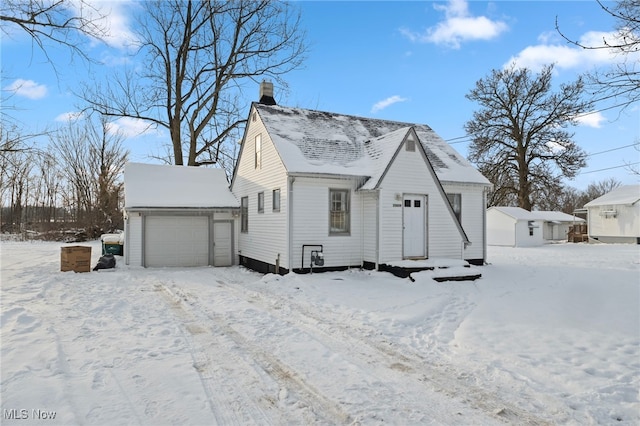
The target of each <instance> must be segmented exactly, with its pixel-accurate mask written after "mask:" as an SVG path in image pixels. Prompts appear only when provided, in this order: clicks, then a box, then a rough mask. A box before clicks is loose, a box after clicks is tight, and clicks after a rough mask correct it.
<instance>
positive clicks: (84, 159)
mask: <svg viewBox="0 0 640 426" xmlns="http://www.w3.org/2000/svg"><path fill="white" fill-rule="evenodd" d="M122 141H123V138H122V136H120V135H117V134H116V135H114V134H112V133H110V132H109V124H108V122H107V120H106V119H105V118H104V117H101V118H100V119H99V120H95V119H91V118H87V119H85V120H84V121H80V122H70V123H69V124H68V126H67V127H65V128H62V129H60V130H59V131H58V132H56V133H55V134H54V135H53V136H52V137H51V148H52V150H53V151H54V152H55V153H56V156H57V158H58V161H59V163H60V166H61V169H62V170H63V173H64V175H65V177H66V179H67V180H68V181H69V182H70V186H71V188H72V191H73V198H72V202H73V208H74V210H75V212H76V219H77V222H78V223H79V225H80V226H83V227H94V228H96V230H97V231H98V232H105V231H108V230H110V229H113V228H118V227H121V226H122V223H121V212H120V207H121V206H120V201H121V196H122V180H121V174H122V171H123V170H124V165H125V163H126V161H127V156H128V152H127V151H126V150H125V149H124V148H123V145H122ZM70 201H71V200H70ZM92 236H96V235H92Z"/></svg>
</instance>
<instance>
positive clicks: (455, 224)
mask: <svg viewBox="0 0 640 426" xmlns="http://www.w3.org/2000/svg"><path fill="white" fill-rule="evenodd" d="M272 90H273V86H272V85H271V84H270V83H266V82H263V83H262V85H261V95H262V96H261V102H258V103H254V104H252V106H251V110H250V113H249V117H248V121H247V126H246V129H245V134H244V137H243V139H242V145H241V148H240V155H239V158H238V162H237V164H236V168H235V170H234V175H233V179H232V182H231V190H232V191H233V193H234V194H235V195H236V197H237V198H238V199H239V200H240V202H241V218H240V219H241V220H240V227H241V230H240V234H239V237H238V248H239V251H238V253H239V259H240V263H241V264H243V265H245V266H247V267H250V268H252V269H256V270H258V271H262V272H278V273H285V272H287V271H291V270H293V271H300V270H306V269H308V268H309V267H310V265H311V256H312V252H315V253H314V254H317V253H318V252H322V255H323V262H320V263H323V265H322V266H323V267H324V268H325V269H342V268H346V267H352V266H353V267H367V268H376V267H378V268H381V269H383V268H384V266H385V265H390V264H392V263H393V262H398V261H402V260H403V259H426V258H455V259H465V260H468V261H469V262H471V263H474V264H482V263H483V262H484V260H485V259H486V247H485V206H486V201H485V200H486V191H487V190H488V189H489V188H490V183H489V181H488V180H487V179H486V178H485V177H484V176H482V175H481V174H480V173H479V172H478V171H477V170H476V169H475V168H474V167H473V166H471V164H469V163H468V162H467V161H466V160H465V159H464V158H463V157H462V156H461V155H460V154H458V153H457V152H456V151H455V150H454V149H453V148H451V146H449V145H448V144H447V143H446V142H445V141H444V140H442V139H441V138H440V137H439V136H438V135H437V134H436V133H435V132H434V131H433V130H432V129H431V128H430V127H428V126H426V125H421V124H410V123H400V122H395V121H387V120H376V119H371V118H363V117H354V116H348V115H342V114H335V113H330V112H321V111H314V110H307V109H301V108H288V107H282V106H277V105H275V102H274V100H273V92H272ZM317 266H321V265H320V264H318V265H317Z"/></svg>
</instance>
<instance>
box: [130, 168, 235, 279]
mask: <svg viewBox="0 0 640 426" xmlns="http://www.w3.org/2000/svg"><path fill="white" fill-rule="evenodd" d="M124 193H125V206H124V210H125V241H124V258H125V263H126V264H128V265H134V266H145V267H148V266H152V267H158V266H207V265H213V266H229V265H232V264H234V263H237V261H236V259H235V252H236V247H235V245H236V241H235V235H236V230H235V224H234V222H235V221H234V217H236V216H238V213H239V206H240V205H239V203H238V200H237V199H236V198H235V197H234V196H233V194H232V193H231V191H230V190H229V183H228V181H227V176H226V174H225V171H224V170H222V169H211V168H204V167H184V166H167V165H155V164H140V163H127V164H126V165H125V170H124Z"/></svg>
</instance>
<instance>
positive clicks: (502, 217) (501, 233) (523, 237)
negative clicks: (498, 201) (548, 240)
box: [487, 206, 544, 247]
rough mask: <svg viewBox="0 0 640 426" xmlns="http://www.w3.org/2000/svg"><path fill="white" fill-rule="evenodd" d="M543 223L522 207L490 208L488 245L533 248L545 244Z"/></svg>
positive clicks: (488, 213) (488, 211) (488, 214)
mask: <svg viewBox="0 0 640 426" xmlns="http://www.w3.org/2000/svg"><path fill="white" fill-rule="evenodd" d="M542 225H543V221H542V220H541V219H539V218H538V216H536V215H535V214H534V212H530V211H527V210H525V209H522V208H520V207H498V206H495V207H490V208H489V209H488V210H487V244H488V245H492V246H510V247H531V246H540V245H542V244H543V243H544V239H543V236H542Z"/></svg>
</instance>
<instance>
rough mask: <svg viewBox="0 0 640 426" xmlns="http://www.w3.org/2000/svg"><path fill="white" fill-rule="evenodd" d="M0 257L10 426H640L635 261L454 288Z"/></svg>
mask: <svg viewBox="0 0 640 426" xmlns="http://www.w3.org/2000/svg"><path fill="white" fill-rule="evenodd" d="M89 245H91V246H92V247H93V262H92V264H93V265H95V263H96V262H97V260H98V258H99V254H100V253H99V252H100V245H99V242H92V243H90V244H89ZM1 250H2V251H1V261H2V263H1V267H2V275H1V278H2V283H1V285H2V293H1V296H2V299H1V308H2V311H1V312H2V318H1V321H2V335H1V337H2V340H1V344H2V348H1V350H2V352H1V355H2V358H1V368H2V372H1V376H2V382H1V388H2V391H1V392H2V393H1V397H2V403H1V405H2V407H1V408H2V418H1V423H2V424H3V425H11V424H20V425H27V424H52V425H53V424H64V425H68V424H83V425H94V424H105V425H107V424H109V425H112V424H119V425H125V424H138V425H162V424H179V425H188V424H192V425H201V424H243V425H245V424H259V425H265V424H316V423H318V424H363V425H368V424H380V423H390V424H402V425H406V424H461V425H463V424H464V425H467V424H482V425H489V424H505V423H510V424H580V425H585V424H626V425H637V424H640V398H639V397H640V395H639V394H640V252H639V247H638V246H633V245H586V244H557V245H548V246H544V247H537V248H498V247H490V248H489V261H490V262H491V264H490V265H488V266H484V267H481V268H479V269H480V271H481V272H482V274H483V276H482V278H481V279H480V280H477V281H475V282H444V283H437V282H435V281H433V280H432V279H431V278H430V277H429V274H428V273H426V272H423V273H418V274H414V278H415V282H411V281H410V280H409V279H400V278H396V277H393V276H392V275H390V274H387V273H379V272H367V271H357V270H353V271H346V272H340V273H324V274H313V275H295V274H289V275H287V276H284V277H281V276H275V275H266V276H262V275H260V274H257V273H254V272H250V271H247V270H245V269H242V268H239V267H232V268H193V269H155V270H154V269H142V268H133V267H127V266H126V265H124V264H122V263H120V264H118V266H117V268H116V269H115V270H111V271H100V272H90V273H73V272H59V269H60V244H56V243H39V242H34V243H28V242H26V243H25V242H3V243H2V246H1ZM117 259H118V260H119V261H121V259H122V258H117ZM45 417H47V418H49V419H48V420H47V421H46V422H43V421H42V420H39V418H40V419H42V418H45ZM52 417H53V418H52Z"/></svg>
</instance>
